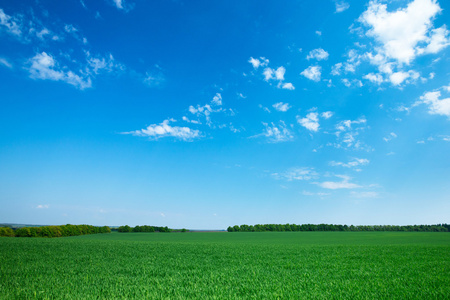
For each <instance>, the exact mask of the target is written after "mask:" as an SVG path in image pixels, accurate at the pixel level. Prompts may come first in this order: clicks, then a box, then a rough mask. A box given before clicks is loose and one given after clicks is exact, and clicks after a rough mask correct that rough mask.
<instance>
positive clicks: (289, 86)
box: [281, 82, 295, 91]
mask: <svg viewBox="0 0 450 300" xmlns="http://www.w3.org/2000/svg"><path fill="white" fill-rule="evenodd" d="M281 88H282V89H285V90H291V91H292V90H295V87H294V85H293V84H292V83H290V82H286V83H284V84H283V85H282V86H281Z"/></svg>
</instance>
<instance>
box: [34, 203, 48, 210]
mask: <svg viewBox="0 0 450 300" xmlns="http://www.w3.org/2000/svg"><path fill="white" fill-rule="evenodd" d="M49 207H50V205H48V204H39V205H38V206H36V208H37V209H47V208H49Z"/></svg>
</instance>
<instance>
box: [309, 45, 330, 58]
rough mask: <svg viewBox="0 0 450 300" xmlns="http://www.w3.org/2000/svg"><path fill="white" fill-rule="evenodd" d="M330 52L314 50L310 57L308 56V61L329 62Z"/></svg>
mask: <svg viewBox="0 0 450 300" xmlns="http://www.w3.org/2000/svg"><path fill="white" fill-rule="evenodd" d="M328 56H329V54H328V52H327V51H325V50H323V49H322V48H317V49H314V50H311V51H310V52H309V54H308V56H306V59H308V60H310V59H317V60H327V59H328Z"/></svg>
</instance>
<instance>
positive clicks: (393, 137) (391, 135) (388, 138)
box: [383, 132, 397, 142]
mask: <svg viewBox="0 0 450 300" xmlns="http://www.w3.org/2000/svg"><path fill="white" fill-rule="evenodd" d="M395 138H397V134H395V133H394V132H391V133H389V135H388V136H386V137H384V138H383V140H384V141H385V142H389V141H391V140H393V139H395Z"/></svg>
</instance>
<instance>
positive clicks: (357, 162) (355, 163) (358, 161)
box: [329, 158, 370, 168]
mask: <svg viewBox="0 0 450 300" xmlns="http://www.w3.org/2000/svg"><path fill="white" fill-rule="evenodd" d="M369 162H370V161H369V160H368V159H366V158H353V159H352V160H351V161H349V162H347V163H343V162H339V161H330V163H329V164H330V166H333V167H337V166H340V167H344V168H355V167H360V166H365V165H368V164H369Z"/></svg>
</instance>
